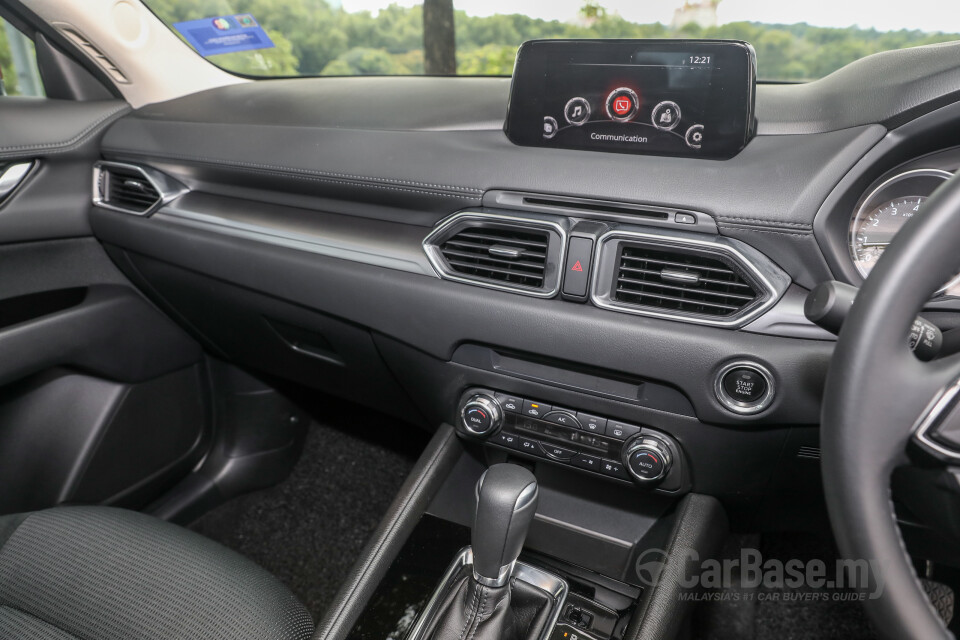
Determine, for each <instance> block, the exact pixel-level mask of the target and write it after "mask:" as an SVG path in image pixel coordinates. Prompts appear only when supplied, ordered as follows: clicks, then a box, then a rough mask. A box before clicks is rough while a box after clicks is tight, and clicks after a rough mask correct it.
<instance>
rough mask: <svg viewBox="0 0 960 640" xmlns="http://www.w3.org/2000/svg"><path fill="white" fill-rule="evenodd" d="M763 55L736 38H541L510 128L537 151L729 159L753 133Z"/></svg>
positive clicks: (514, 96)
mask: <svg viewBox="0 0 960 640" xmlns="http://www.w3.org/2000/svg"><path fill="white" fill-rule="evenodd" d="M756 67H757V62H756V55H755V54H754V51H753V48H752V47H751V46H750V45H749V44H747V43H745V42H736V41H729V40H534V41H530V42H526V43H524V44H523V46H522V47H520V52H519V53H518V54H517V63H516V68H515V69H514V74H513V85H512V88H511V93H510V108H509V111H508V114H507V122H506V126H505V131H506V133H507V136H508V137H509V138H510V140H511V141H512V142H514V143H515V144H519V145H525V146H534V147H554V148H561V149H588V150H593V151H609V152H614V153H638V154H654V155H668V156H692V157H698V158H711V159H726V158H730V157H732V156H734V155H736V154H737V153H738V152H739V151H740V150H741V149H743V147H744V146H745V145H746V144H747V142H748V141H749V140H750V137H751V136H752V135H753V131H754V115H753V106H754V91H755V87H756Z"/></svg>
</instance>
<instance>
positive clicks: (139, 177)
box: [93, 162, 186, 216]
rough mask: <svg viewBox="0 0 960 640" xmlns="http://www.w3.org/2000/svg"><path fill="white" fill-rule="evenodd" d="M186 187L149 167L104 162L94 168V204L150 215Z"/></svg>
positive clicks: (115, 209)
mask: <svg viewBox="0 0 960 640" xmlns="http://www.w3.org/2000/svg"><path fill="white" fill-rule="evenodd" d="M185 191H186V189H185V188H184V187H183V186H182V185H180V184H178V183H176V182H175V181H174V180H173V179H171V178H169V177H167V176H165V175H164V174H162V173H160V172H159V171H156V170H155V169H150V168H148V167H139V166H136V165H132V164H123V163H119V162H101V163H99V164H97V165H96V166H95V167H94V170H93V203H94V204H96V205H97V206H100V207H104V208H107V209H113V210H114V211H122V212H124V213H132V214H135V215H140V216H143V215H147V214H149V213H152V212H153V211H154V210H156V209H157V208H158V207H159V206H160V205H161V204H163V203H164V202H167V201H169V200H172V199H173V198H174V197H176V196H178V195H180V194H181V193H183V192H185Z"/></svg>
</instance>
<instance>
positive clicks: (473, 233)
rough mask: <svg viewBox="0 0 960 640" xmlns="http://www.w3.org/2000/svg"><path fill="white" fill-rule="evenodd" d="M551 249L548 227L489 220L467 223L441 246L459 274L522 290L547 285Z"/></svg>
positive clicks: (444, 256) (451, 265)
mask: <svg viewBox="0 0 960 640" xmlns="http://www.w3.org/2000/svg"><path fill="white" fill-rule="evenodd" d="M549 248H550V234H549V232H548V231H546V230H541V229H536V228H530V227H522V226H519V225H518V226H513V225H507V224H489V223H477V224H476V225H475V226H467V227H466V228H463V229H461V230H460V231H458V232H457V233H454V234H453V235H452V236H450V237H449V238H447V239H446V240H445V241H444V242H443V243H442V244H441V245H440V247H439V249H440V254H441V255H442V256H443V259H444V260H445V261H446V263H447V266H448V268H449V269H450V271H452V272H454V273H456V274H457V275H459V276H461V277H464V278H469V279H473V280H476V281H478V282H489V283H493V284H500V285H507V286H512V287H518V288H521V289H540V288H542V287H543V286H544V280H545V278H546V271H547V255H548V253H549ZM491 249H492V251H491ZM511 250H512V251H511ZM511 253H513V254H515V256H516V257H513V256H511V255H510V254H511Z"/></svg>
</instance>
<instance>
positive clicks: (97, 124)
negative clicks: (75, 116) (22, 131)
mask: <svg viewBox="0 0 960 640" xmlns="http://www.w3.org/2000/svg"><path fill="white" fill-rule="evenodd" d="M129 108H130V106H129V105H128V104H126V103H123V104H121V105H120V106H118V107H117V108H116V109H114V110H113V111H110V112H108V113H107V114H106V115H104V116H102V117H101V118H99V119H97V120H96V121H94V122H92V123H91V124H90V125H88V126H87V128H86V129H84V130H83V131H81V132H80V133H78V134H77V135H75V136H74V137H72V138H68V139H67V140H61V141H59V142H45V143H41V144H21V145H15V146H11V147H0V154H4V155H5V154H8V153H9V154H20V153H24V152H29V151H34V150H36V151H41V150H43V151H45V152H46V153H61V152H64V151H69V150H70V149H72V148H74V147H76V146H77V145H79V144H80V143H82V142H84V141H85V140H86V139H87V138H88V137H89V136H91V135H93V134H94V133H96V131H97V130H98V129H100V128H102V127H103V126H104V125H106V124H107V123H108V121H109V120H110V119H111V118H112V117H114V116H116V115H117V114H118V113H120V112H121V111H127V110H129ZM57 147H60V148H57Z"/></svg>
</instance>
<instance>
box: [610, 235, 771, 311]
mask: <svg viewBox="0 0 960 640" xmlns="http://www.w3.org/2000/svg"><path fill="white" fill-rule="evenodd" d="M758 296H759V293H758V292H757V290H756V289H755V288H754V286H753V285H752V284H750V283H749V282H748V281H747V280H745V279H744V277H743V276H742V275H740V270H739V269H737V268H736V267H734V266H733V265H732V264H728V263H727V262H726V261H725V260H723V259H722V258H720V257H710V256H707V255H700V254H694V253H686V252H682V251H678V250H676V249H655V248H652V247H646V246H642V245H630V244H624V245H622V246H621V251H620V265H619V267H618V269H617V285H616V290H615V293H614V298H615V299H616V300H617V301H618V302H623V303H625V304H635V305H638V306H643V307H652V308H655V309H664V310H668V311H680V312H683V313H691V314H697V315H705V316H714V317H718V318H729V317H730V316H733V315H736V314H738V313H740V312H741V311H743V310H744V309H746V308H747V307H749V306H750V305H752V304H753V303H754V302H756V301H757V297H758Z"/></svg>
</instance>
